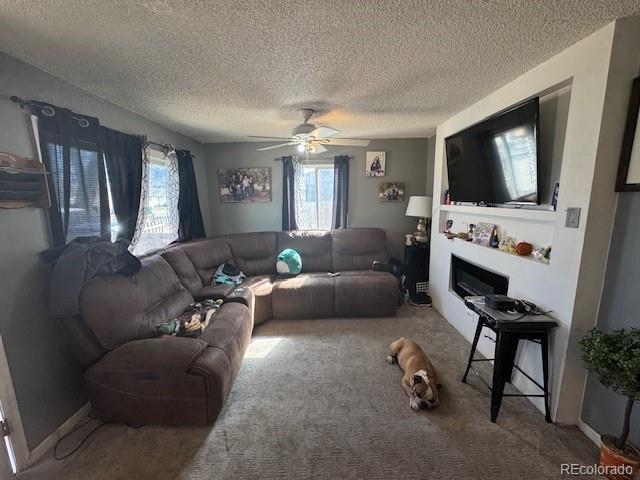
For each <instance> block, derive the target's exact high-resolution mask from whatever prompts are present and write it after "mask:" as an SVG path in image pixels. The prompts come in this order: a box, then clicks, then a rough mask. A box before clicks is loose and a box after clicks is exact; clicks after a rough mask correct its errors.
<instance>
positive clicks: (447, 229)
mask: <svg viewBox="0 0 640 480" xmlns="http://www.w3.org/2000/svg"><path fill="white" fill-rule="evenodd" d="M452 227H453V220H451V219H449V220H447V226H446V228H445V229H444V233H451V228H452Z"/></svg>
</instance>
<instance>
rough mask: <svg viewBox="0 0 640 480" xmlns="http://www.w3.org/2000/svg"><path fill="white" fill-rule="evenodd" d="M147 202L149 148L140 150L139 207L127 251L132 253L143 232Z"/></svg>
mask: <svg viewBox="0 0 640 480" xmlns="http://www.w3.org/2000/svg"><path fill="white" fill-rule="evenodd" d="M148 202H149V148H148V147H145V148H144V149H143V150H142V188H141V189H140V207H138V220H137V221H136V231H135V232H134V233H133V238H132V239H131V244H130V245H129V251H130V252H132V253H133V252H134V251H135V249H136V245H137V244H138V242H139V241H140V235H142V232H143V230H144V226H145V216H146V211H147V205H148Z"/></svg>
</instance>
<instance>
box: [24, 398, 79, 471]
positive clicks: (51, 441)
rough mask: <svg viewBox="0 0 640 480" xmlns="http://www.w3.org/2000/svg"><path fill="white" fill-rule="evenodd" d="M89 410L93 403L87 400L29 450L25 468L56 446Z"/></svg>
mask: <svg viewBox="0 0 640 480" xmlns="http://www.w3.org/2000/svg"><path fill="white" fill-rule="evenodd" d="M89 410H91V404H89V403H88V402H87V403H85V404H84V405H83V406H82V407H80V409H79V410H78V411H77V412H76V413H74V414H73V415H72V416H71V417H69V418H68V419H67V421H66V422H64V423H63V424H62V425H60V426H59V427H58V428H57V429H56V431H55V432H53V433H52V434H51V435H49V436H48V437H47V438H45V439H44V440H43V441H42V442H40V443H39V444H38V445H37V446H36V447H35V448H34V449H33V450H31V451H30V452H29V457H28V459H27V462H26V465H24V468H26V467H30V466H31V465H33V464H34V463H35V462H37V461H38V460H39V459H40V458H42V457H43V456H44V455H45V454H46V453H47V452H49V450H51V449H52V448H53V447H54V446H55V444H56V442H57V441H58V440H59V439H60V438H62V437H64V436H65V435H66V434H68V433H69V432H70V431H71V430H73V429H74V428H75V427H76V426H77V425H79V424H80V423H81V422H82V421H83V420H85V419H86V418H87V416H88V414H89ZM24 468H23V469H24Z"/></svg>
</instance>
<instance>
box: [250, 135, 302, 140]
mask: <svg viewBox="0 0 640 480" xmlns="http://www.w3.org/2000/svg"><path fill="white" fill-rule="evenodd" d="M249 138H269V139H271V140H293V139H292V138H291V137H259V136H256V135H249Z"/></svg>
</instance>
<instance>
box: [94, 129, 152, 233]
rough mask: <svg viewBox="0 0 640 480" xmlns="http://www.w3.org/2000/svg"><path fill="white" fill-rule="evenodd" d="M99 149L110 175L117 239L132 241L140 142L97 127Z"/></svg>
mask: <svg viewBox="0 0 640 480" xmlns="http://www.w3.org/2000/svg"><path fill="white" fill-rule="evenodd" d="M100 146H101V147H102V150H103V152H104V162H105V165H106V167H107V174H108V175H109V187H110V190H111V201H112V202H113V211H114V213H115V215H116V219H117V220H118V226H119V229H118V238H126V239H127V240H128V241H131V239H132V238H133V234H134V233H135V231H136V222H137V220H138V210H139V208H140V190H141V188H142V148H143V147H142V139H141V138H140V137H138V136H137V135H127V134H126V133H122V132H119V131H117V130H112V129H111V128H107V127H100Z"/></svg>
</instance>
